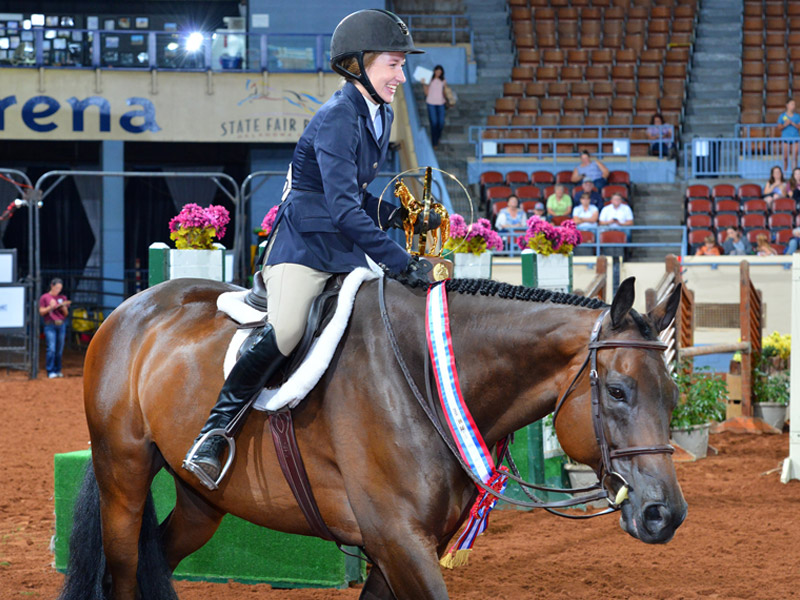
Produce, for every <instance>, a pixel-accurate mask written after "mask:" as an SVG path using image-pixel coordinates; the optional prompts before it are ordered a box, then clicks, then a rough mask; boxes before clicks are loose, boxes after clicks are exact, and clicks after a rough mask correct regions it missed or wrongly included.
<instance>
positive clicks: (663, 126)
mask: <svg viewBox="0 0 800 600" xmlns="http://www.w3.org/2000/svg"><path fill="white" fill-rule="evenodd" d="M647 137H648V138H649V139H650V140H651V142H652V143H651V144H650V156H658V157H661V158H667V157H669V158H675V157H676V154H675V142H674V141H673V139H672V125H669V124H667V123H664V117H663V116H662V115H661V113H656V114H654V115H653V118H652V119H650V127H648V128H647Z"/></svg>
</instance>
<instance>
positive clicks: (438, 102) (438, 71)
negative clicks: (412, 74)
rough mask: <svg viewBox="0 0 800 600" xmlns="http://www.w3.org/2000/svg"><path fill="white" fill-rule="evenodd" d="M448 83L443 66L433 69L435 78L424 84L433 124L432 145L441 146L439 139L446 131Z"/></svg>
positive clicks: (426, 102) (430, 118) (429, 116)
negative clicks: (445, 114) (445, 117)
mask: <svg viewBox="0 0 800 600" xmlns="http://www.w3.org/2000/svg"><path fill="white" fill-rule="evenodd" d="M445 85H447V81H446V80H445V78H444V68H443V67H442V65H436V66H435V67H433V76H432V78H431V80H430V81H429V82H428V83H423V84H422V87H423V89H424V90H425V104H427V105H428V119H429V120H430V122H431V143H432V144H433V145H434V146H438V145H439V138H440V137H441V136H442V130H443V129H444V105H445V104H446V101H445V98H444V86H445Z"/></svg>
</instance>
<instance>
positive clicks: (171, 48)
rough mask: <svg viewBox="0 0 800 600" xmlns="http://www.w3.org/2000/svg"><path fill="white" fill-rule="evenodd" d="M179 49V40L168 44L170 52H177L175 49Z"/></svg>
mask: <svg viewBox="0 0 800 600" xmlns="http://www.w3.org/2000/svg"><path fill="white" fill-rule="evenodd" d="M177 49H178V43H177V42H170V43H169V44H167V50H169V51H170V52H175V50H177Z"/></svg>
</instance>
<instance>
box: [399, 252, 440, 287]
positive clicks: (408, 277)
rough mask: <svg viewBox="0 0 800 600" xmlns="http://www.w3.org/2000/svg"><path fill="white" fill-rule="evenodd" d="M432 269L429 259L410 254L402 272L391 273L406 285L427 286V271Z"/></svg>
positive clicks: (429, 282)
mask: <svg viewBox="0 0 800 600" xmlns="http://www.w3.org/2000/svg"><path fill="white" fill-rule="evenodd" d="M432 269H433V265H432V264H431V262H430V261H428V260H425V259H424V258H419V257H417V256H412V257H411V260H409V261H408V265H407V266H406V268H405V270H404V271H403V272H402V273H393V275H394V276H395V277H396V278H397V279H398V281H401V282H402V283H405V284H406V285H410V286H411V287H428V286H429V285H430V284H431V281H430V279H429V278H428V273H430V272H431V270H432Z"/></svg>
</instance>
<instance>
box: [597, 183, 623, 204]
mask: <svg viewBox="0 0 800 600" xmlns="http://www.w3.org/2000/svg"><path fill="white" fill-rule="evenodd" d="M614 194H619V195H620V196H622V199H623V200H625V202H627V201H628V188H627V187H625V186H624V185H607V186H605V187H604V188H603V191H602V196H603V199H604V200H610V199H611V196H613V195H614Z"/></svg>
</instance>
